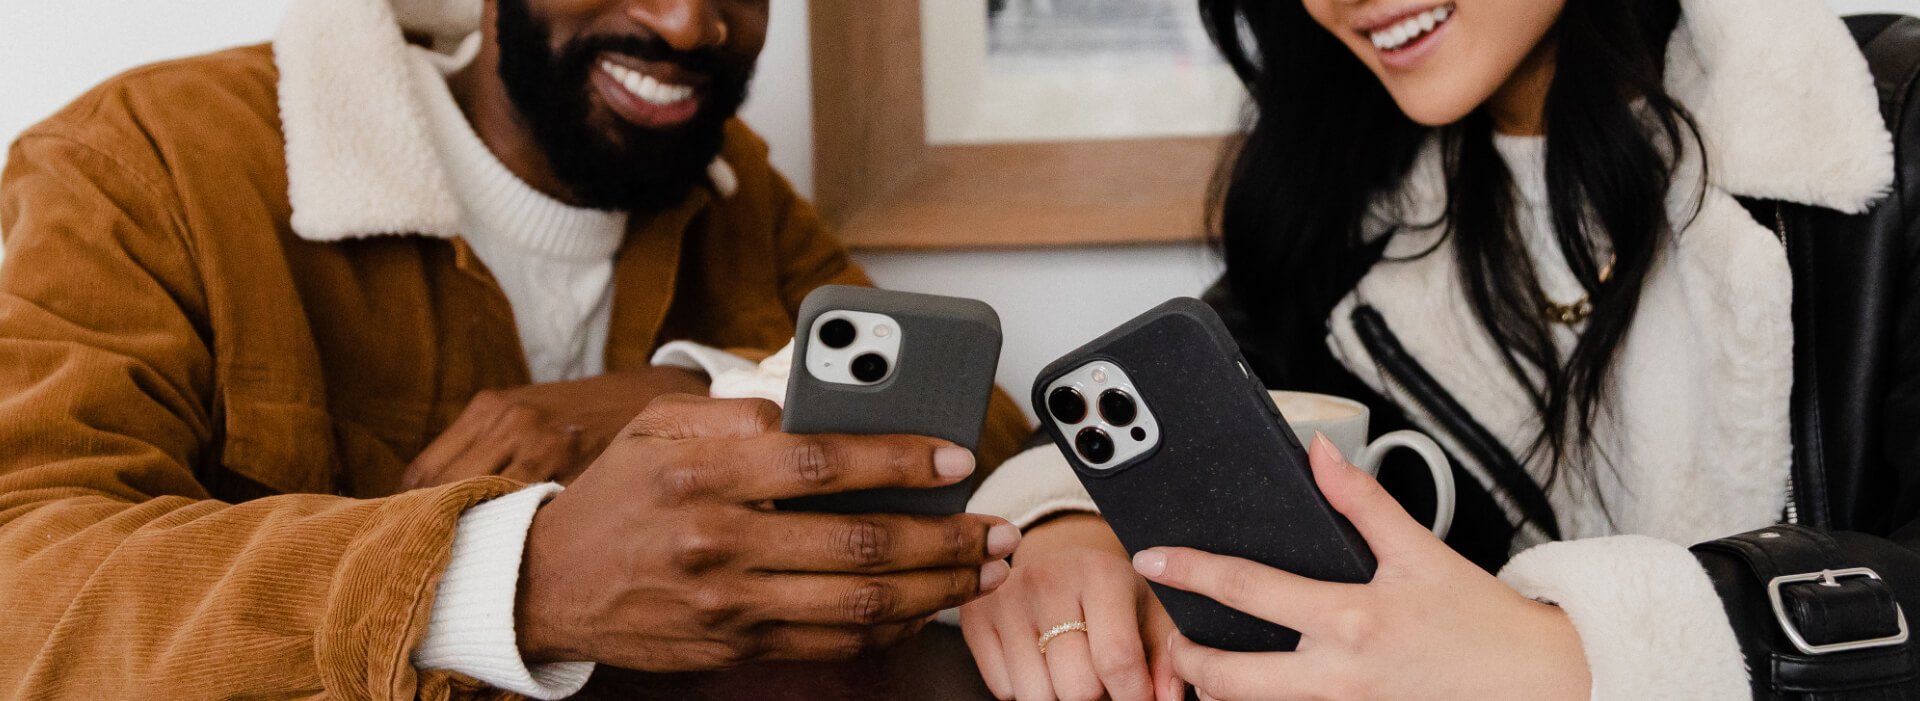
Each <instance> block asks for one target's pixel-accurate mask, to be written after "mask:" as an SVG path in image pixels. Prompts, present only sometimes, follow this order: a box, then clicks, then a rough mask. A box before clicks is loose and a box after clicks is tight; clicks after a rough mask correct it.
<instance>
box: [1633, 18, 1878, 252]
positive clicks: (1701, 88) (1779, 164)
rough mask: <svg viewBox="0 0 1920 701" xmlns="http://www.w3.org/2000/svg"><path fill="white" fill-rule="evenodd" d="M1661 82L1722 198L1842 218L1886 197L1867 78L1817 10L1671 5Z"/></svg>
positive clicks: (1831, 21)
mask: <svg viewBox="0 0 1920 701" xmlns="http://www.w3.org/2000/svg"><path fill="white" fill-rule="evenodd" d="M1666 80H1667V88H1668V90H1669V91H1671V92H1672V94H1673V95H1674V97H1675V98H1676V99H1678V100H1679V101H1680V102H1681V103H1682V104H1684V105H1685V106H1686V107H1687V109H1688V111H1690V112H1692V113H1693V117H1694V119H1695V120H1696V121H1697V122H1698V123H1699V127H1700V132H1701V138H1702V139H1703V140H1704V141H1705V142H1706V144H1705V145H1706V150H1707V154H1708V158H1709V164H1708V165H1709V170H1708V175H1709V178H1710V179H1711V181H1712V182H1713V183H1714V184H1715V185H1717V186H1719V187H1720V188H1722V189H1724V190H1726V191H1727V192H1730V193H1732V194H1734V195H1739V196H1746V197H1758V198H1762V199H1774V200H1784V201H1788V202H1796V203H1801V204H1810V205H1815V206H1819V207H1826V208H1830V209H1836V210H1839V211H1842V212H1847V213H1850V214H1852V213H1859V212H1862V211H1865V210H1866V209H1867V208H1868V207H1869V206H1870V205H1872V204H1873V203H1874V202H1875V201H1877V200H1879V199H1880V198H1881V197H1883V196H1884V195H1886V194H1887V193H1888V192H1889V191H1890V189H1891V187H1892V185H1893V168H1894V163H1893V136H1892V134H1890V133H1888V131H1887V127H1886V123H1885V121H1884V120H1883V119H1882V118H1881V115H1880V98H1879V95H1878V93H1877V92H1875V90H1874V81H1873V74H1872V72H1871V71H1870V70H1869V68H1868V66H1867V60H1866V58H1865V57H1864V56H1862V55H1861V54H1860V50H1859V47H1858V45H1857V44H1855V43H1854V41H1853V37H1852V35H1851V34H1850V33H1849V32H1848V31H1847V27H1846V24H1845V23H1844V22H1842V21H1840V19H1839V18H1838V17H1836V16H1835V15H1834V13H1833V10H1831V9H1829V8H1828V6H1827V3H1825V2H1823V1H1822V0H1682V2H1681V19H1680V26H1679V28H1678V30H1677V31H1676V32H1674V36H1673V39H1672V41H1671V43H1670V44H1669V46H1668V51H1667V77H1666Z"/></svg>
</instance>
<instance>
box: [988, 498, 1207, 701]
mask: <svg viewBox="0 0 1920 701" xmlns="http://www.w3.org/2000/svg"><path fill="white" fill-rule="evenodd" d="M1072 621H1086V623H1087V630H1086V632H1085V633H1081V632H1069V633H1063V634H1061V635H1059V636H1056V637H1055V638H1054V639H1053V640H1052V642H1049V643H1048V644H1047V653H1046V655H1044V656H1043V655H1041V654H1040V647H1039V639H1040V635H1041V634H1042V633H1044V632H1045V631H1046V630H1047V629H1049V628H1052V627H1054V626H1056V625H1059V624H1062V623H1068V622H1072ZM960 629H961V631H962V632H964V633H965V634H966V638H967V646H968V647H971V648H972V649H973V657H974V660H975V661H976V662H977V663H978V664H979V665H980V674H981V675H982V676H983V677H985V678H986V681H987V687H988V688H989V689H992V690H993V695H994V696H997V697H999V698H1002V699H1018V700H1019V701H1052V700H1054V699H1060V700H1061V701H1081V700H1086V701H1093V700H1094V699H1101V698H1109V697H1110V698H1113V699H1114V701H1146V700H1147V699H1151V698H1153V697H1154V695H1155V690H1156V689H1157V688H1165V689H1174V687H1173V686H1172V684H1173V683H1174V682H1173V680H1172V674H1171V666H1170V665H1168V664H1167V660H1166V650H1167V648H1166V645H1165V643H1164V641H1165V640H1166V639H1167V636H1168V635H1169V634H1171V633H1172V632H1173V621H1172V620H1171V619H1168V618H1167V613H1166V611H1164V610H1162V609H1161V608H1160V602H1159V601H1158V600H1156V599H1154V597H1153V594H1152V592H1150V591H1148V589H1147V583H1146V581H1145V580H1142V579H1140V577H1139V576H1138V575H1136V574H1134V572H1133V568H1132V567H1130V566H1129V565H1128V562H1127V551H1126V549H1125V548H1123V547H1121V546H1120V540H1119V539H1118V538H1115V537H1114V535H1113V530H1112V529H1110V528H1108V527H1107V523H1106V522H1105V521H1102V520H1101V519H1100V517H1098V516H1094V515H1091V514H1072V515H1067V516H1061V517H1058V518H1055V519H1053V520H1051V521H1047V522H1045V523H1042V524H1040V525H1038V526H1035V527H1033V528H1032V529H1030V530H1028V531H1027V534H1026V536H1025V538H1023V539H1022V541H1021V544H1020V548H1019V549H1018V550H1016V551H1014V555H1013V573H1012V574H1011V575H1010V576H1009V577H1008V580H1007V582H1006V584H1003V585H1001V587H1000V588H999V589H998V590H997V591H995V592H994V593H993V594H990V595H988V596H986V597H984V598H981V599H979V600H977V601H974V602H973V603H971V604H967V605H966V606H963V607H961V608H960ZM1149 642H1150V643H1151V645H1149V644H1148V643H1149ZM1156 682H1157V685H1156ZM1162 693H1174V694H1177V693H1178V691H1177V690H1174V691H1172V692H1164V691H1163V692H1162Z"/></svg>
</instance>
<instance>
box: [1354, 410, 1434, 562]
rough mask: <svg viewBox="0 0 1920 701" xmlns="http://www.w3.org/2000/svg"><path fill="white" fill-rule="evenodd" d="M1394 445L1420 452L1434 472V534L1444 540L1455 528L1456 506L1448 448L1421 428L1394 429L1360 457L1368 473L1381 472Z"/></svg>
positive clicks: (1376, 441) (1430, 470) (1428, 469)
mask: <svg viewBox="0 0 1920 701" xmlns="http://www.w3.org/2000/svg"><path fill="white" fill-rule="evenodd" d="M1394 448H1406V449H1407V450H1411V451H1413V452H1415V453H1419V454H1420V458H1421V459H1422V460H1425V461H1426V463H1427V471H1429V472H1431V473H1433V534H1434V535H1435V536H1437V537H1439V538H1441V539H1443V540H1444V539H1445V538H1446V537H1447V531H1448V530H1450V529H1452V528H1453V506H1454V504H1453V502H1454V485H1453V465H1452V464H1451V463H1449V462H1448V461H1447V453H1446V451H1443V450H1441V449H1440V444H1438V443H1435V442H1433V439H1432V438H1428V437H1427V436H1426V435H1425V434H1422V433H1420V432H1419V431H1394V432H1393V433H1389V434H1387V435H1384V436H1381V437H1380V438H1379V439H1378V440H1375V441H1374V442H1373V443H1372V444H1370V445H1368V446H1367V450H1366V454H1365V455H1362V456H1361V457H1360V460H1361V465H1360V467H1361V468H1363V469H1365V470H1366V471H1367V474H1370V475H1378V474H1380V462H1381V461H1382V460H1385V459H1386V457H1387V453H1389V452H1392V451H1393V449H1394Z"/></svg>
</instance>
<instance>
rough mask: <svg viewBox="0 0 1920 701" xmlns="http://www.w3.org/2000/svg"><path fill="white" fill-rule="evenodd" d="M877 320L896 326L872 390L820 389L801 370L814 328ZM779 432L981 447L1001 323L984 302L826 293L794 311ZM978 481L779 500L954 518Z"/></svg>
mask: <svg viewBox="0 0 1920 701" xmlns="http://www.w3.org/2000/svg"><path fill="white" fill-rule="evenodd" d="M838 310H845V311H860V312H873V313H877V314H885V315H888V316H891V317H893V318H894V320H895V321H898V322H899V324H900V341H901V345H900V355H899V357H898V358H896V359H895V364H894V371H893V376H892V377H889V378H887V379H886V380H884V381H882V382H881V383H880V384H877V385H872V386H864V387H863V386H854V385H840V384H833V383H829V382H824V381H821V380H819V379H817V378H815V377H814V376H813V375H812V374H811V373H809V372H807V368H806V357H807V355H806V354H807V348H808V345H809V343H811V342H812V340H813V338H812V336H813V334H812V333H811V329H812V328H813V322H814V320H815V319H817V318H819V317H820V315H822V314H825V313H827V312H831V311H838ZM795 328H797V329H799V332H798V333H796V334H794V353H793V368H792V374H791V375H790V376H789V378H788V380H787V402H786V411H785V414H784V418H783V419H782V426H783V428H784V430H786V431H787V432H788V433H845V434H858V435H883V434H903V435H915V436H930V437H933V438H940V439H945V440H949V441H953V442H954V443H955V444H957V445H959V446H961V447H964V448H966V449H968V450H976V449H978V448H979V445H980V429H981V426H982V425H984V424H985V423H986V420H987V403H988V402H989V401H990V400H991V399H992V397H993V375H994V371H995V369H996V368H998V367H999V364H1000V315H999V314H996V313H995V312H994V311H993V307H990V306H987V304H986V303H985V302H980V301H977V300H971V299H959V298H955V297H939V296H935V295H923V294H914V293H910V292H893V291H888V290H876V289H871V288H865V287H844V286H838V285H834V286H827V287H822V288H820V289H818V290H814V292H813V293H812V294H810V295H807V299H806V301H805V302H803V303H802V304H801V305H800V321H799V324H798V326H796V327H795ZM982 478H983V476H982V475H980V474H979V473H976V474H975V476H974V477H973V478H971V479H969V480H967V481H966V482H962V483H960V484H955V485H951V486H947V487H942V488H939V489H875V490H867V491H861V492H848V493H844V494H832V495H826V496H818V497H807V498H804V499H792V500H787V501H783V502H780V504H779V507H780V508H783V509H793V510H802V511H828V512H834V513H903V514H934V515H941V514H956V513H960V512H961V511H965V510H966V507H967V498H968V497H969V496H971V495H972V494H973V490H974V488H975V487H978V486H979V480H980V479H982Z"/></svg>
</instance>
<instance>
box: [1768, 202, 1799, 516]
mask: <svg viewBox="0 0 1920 701" xmlns="http://www.w3.org/2000/svg"><path fill="white" fill-rule="evenodd" d="M1773 235H1774V236H1776V237H1778V238H1779V239H1780V247H1781V248H1784V249H1786V250H1787V253H1788V255H1792V252H1793V249H1792V247H1791V246H1789V245H1788V244H1787V212H1786V205H1784V204H1781V203H1779V202H1775V203H1773ZM1798 477H1799V476H1798V474H1796V472H1795V470H1794V468H1793V466H1792V465H1788V466H1787V508H1786V513H1785V514H1784V517H1785V518H1786V521H1787V523H1792V524H1798V523H1800V500H1799V497H1798V496H1797V495H1796V494H1795V492H1796V491H1797V490H1796V489H1795V484H1794V483H1796V482H1799V481H1800V480H1799V479H1798Z"/></svg>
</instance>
